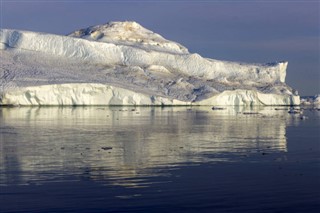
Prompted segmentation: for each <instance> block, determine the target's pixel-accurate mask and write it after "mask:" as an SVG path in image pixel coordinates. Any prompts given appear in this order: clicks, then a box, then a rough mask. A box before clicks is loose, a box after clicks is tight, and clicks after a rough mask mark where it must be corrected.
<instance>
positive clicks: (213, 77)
mask: <svg viewBox="0 0 320 213" xmlns="http://www.w3.org/2000/svg"><path fill="white" fill-rule="evenodd" d="M287 64H288V63H287V62H277V63H268V64H246V63H237V62H227V61H219V60H214V59H208V58H203V57H201V56H200V55H198V54H191V53H189V52H188V50H187V48H185V47H183V46H182V45H180V44H178V43H176V42H172V41H169V40H166V39H164V38H163V37H161V36H160V35H158V34H156V33H153V32H152V31H150V30H147V29H145V28H143V27H142V26H141V25H139V24H137V23H136V22H110V23H107V24H105V25H98V26H94V27H89V28H86V29H82V30H79V31H75V32H73V33H71V34H70V35H69V36H61V35H53V34H46V33H38V32H27V31H19V30H9V29H1V30H0V65H1V67H0V77H1V78H0V105H298V104H300V97H299V96H298V95H296V92H295V91H294V90H293V89H291V88H290V87H289V86H287V85H286V84H285V77H286V68H287Z"/></svg>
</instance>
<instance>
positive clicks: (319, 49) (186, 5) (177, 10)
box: [0, 0, 320, 95]
mask: <svg viewBox="0 0 320 213" xmlns="http://www.w3.org/2000/svg"><path fill="white" fill-rule="evenodd" d="M0 1H1V4H0V5H1V22H0V24H1V28H11V29H23V30H31V31H40V32H48V33H55V34H67V33H69V32H71V31H74V30H77V29H80V28H84V27H88V26H92V25H97V24H102V23H106V22H108V21H124V20H133V21H136V22H138V23H140V24H141V25H142V26H144V27H146V28H148V29H150V30H152V31H154V32H157V33H159V34H161V35H162V36H164V37H165V38H167V39H170V40H174V41H177V42H179V43H181V44H183V45H184V46H186V47H187V48H188V49H189V51H190V52H196V53H199V54H200V55H202V56H204V57H209V58H215V59H221V60H228V61H243V62H254V63H266V62H273V61H282V60H286V61H289V66H288V70H287V78H286V82H287V83H288V84H289V85H290V86H292V87H293V88H295V89H297V90H298V91H299V93H300V95H314V94H318V93H320V40H319V39H320V31H319V29H320V27H319V26H320V1H318V0H301V1H299V0H290V1H289V0H277V1H275V0H269V1H266V0H256V1H253V0H245V1H236V0H227V1H209V0H207V1H201V0H200V1H196V0H194V1H192V0H185V1H179V0H175V1H160V0H159V1H128V0H127V1H121V0H120V1H103V0H91V1H89V0H33V1H29V0H0Z"/></svg>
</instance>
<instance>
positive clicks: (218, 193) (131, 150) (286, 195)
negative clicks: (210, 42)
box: [0, 107, 320, 213]
mask: <svg viewBox="0 0 320 213" xmlns="http://www.w3.org/2000/svg"><path fill="white" fill-rule="evenodd" d="M282 109H283V110H282ZM249 112H254V113H258V114H252V113H249ZM304 115H305V116H307V117H308V118H307V119H300V117H299V116H297V115H291V114H288V112H287V108H284V107H282V108H281V110H275V108H274V107H271V108H255V109H244V108H232V107H230V108H227V109H225V110H215V111H213V110H211V108H210V107H192V108H190V107H174V108H172V107H168V108H166V107H165V108H160V107H159V108H151V107H144V108H143V107H142V108H133V107H77V108H72V107H63V108H62V107H60V108H59V107H44V108H28V107H20V108H0V212H246V213H248V212H290V213H291V212H301V213H306V212H320V111H313V110H305V111H304Z"/></svg>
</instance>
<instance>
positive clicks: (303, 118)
mask: <svg viewBox="0 0 320 213" xmlns="http://www.w3.org/2000/svg"><path fill="white" fill-rule="evenodd" d="M300 119H301V120H306V119H308V117H307V116H304V115H301V116H300Z"/></svg>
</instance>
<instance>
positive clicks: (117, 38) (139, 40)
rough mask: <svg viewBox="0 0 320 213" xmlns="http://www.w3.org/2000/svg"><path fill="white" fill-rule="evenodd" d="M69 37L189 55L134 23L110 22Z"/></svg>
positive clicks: (175, 45) (183, 48)
mask: <svg viewBox="0 0 320 213" xmlns="http://www.w3.org/2000/svg"><path fill="white" fill-rule="evenodd" d="M69 36H72V37H76V38H84V39H88V40H92V41H99V42H106V43H116V44H122V45H130V46H132V45H134V46H138V47H140V48H143V49H145V48H149V49H150V48H151V49H155V50H158V51H161V50H163V51H169V52H175V53H188V49H187V48H186V47H184V46H182V45H181V44H178V43H176V42H173V41H169V40H166V39H165V38H163V37H162V36H161V35H159V34H157V33H154V32H152V31H151V30H148V29H146V28H144V27H142V26H141V25H140V24H138V23H137V22H134V21H124V22H119V21H116V22H108V23H106V24H103V25H97V26H91V27H88V28H84V29H81V30H77V31H75V32H73V33H70V34H69Z"/></svg>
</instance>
